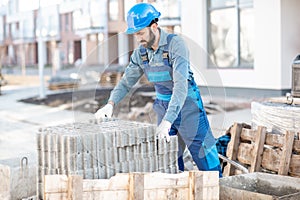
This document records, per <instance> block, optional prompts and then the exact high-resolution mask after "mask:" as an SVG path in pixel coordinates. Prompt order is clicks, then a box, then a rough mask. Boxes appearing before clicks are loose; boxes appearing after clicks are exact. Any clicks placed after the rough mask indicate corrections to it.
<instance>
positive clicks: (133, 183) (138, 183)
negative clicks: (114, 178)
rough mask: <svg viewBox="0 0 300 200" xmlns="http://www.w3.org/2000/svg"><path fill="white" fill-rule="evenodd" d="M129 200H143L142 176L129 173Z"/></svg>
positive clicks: (141, 174)
mask: <svg viewBox="0 0 300 200" xmlns="http://www.w3.org/2000/svg"><path fill="white" fill-rule="evenodd" d="M129 199H130V200H136V199H144V174H143V173H138V172H136V173H131V174H129Z"/></svg>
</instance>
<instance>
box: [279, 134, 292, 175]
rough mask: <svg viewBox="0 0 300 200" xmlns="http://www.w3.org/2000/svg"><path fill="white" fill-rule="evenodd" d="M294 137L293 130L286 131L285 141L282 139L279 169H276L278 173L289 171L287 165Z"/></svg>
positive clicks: (288, 164)
mask: <svg viewBox="0 0 300 200" xmlns="http://www.w3.org/2000/svg"><path fill="white" fill-rule="evenodd" d="M294 137H295V133H294V132H292V131H286V133H285V141H284V145H283V150H282V153H281V159H280V164H279V169H278V174H279V175H287V174H288V172H289V166H290V161H291V156H292V150H293V144H294Z"/></svg>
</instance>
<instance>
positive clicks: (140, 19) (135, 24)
mask: <svg viewBox="0 0 300 200" xmlns="http://www.w3.org/2000/svg"><path fill="white" fill-rule="evenodd" d="M159 16H160V12H158V11H157V10H156V9H155V8H154V6H152V5H151V4H149V3H138V4H136V5H134V6H133V7H132V8H131V9H130V10H129V11H128V13H127V30H126V33H127V34H133V33H136V32H138V31H140V30H142V29H143V28H145V27H147V26H148V25H149V24H150V23H151V22H152V20H154V19H156V18H159Z"/></svg>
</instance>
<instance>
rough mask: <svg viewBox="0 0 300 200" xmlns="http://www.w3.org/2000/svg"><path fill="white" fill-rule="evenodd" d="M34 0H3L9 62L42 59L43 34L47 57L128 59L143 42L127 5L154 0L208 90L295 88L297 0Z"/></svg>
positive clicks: (50, 61)
mask: <svg viewBox="0 0 300 200" xmlns="http://www.w3.org/2000/svg"><path fill="white" fill-rule="evenodd" d="M33 1H34V2H36V4H35V5H32V6H31V7H29V8H28V9H27V10H26V9H21V8H23V7H25V6H24V2H28V1H25V0H6V1H4V2H6V3H0V26H1V27H2V28H1V29H0V51H1V57H0V59H1V64H2V65H3V66H5V65H6V66H21V67H22V68H24V69H25V68H26V67H27V66H31V65H32V66H35V65H37V63H38V38H39V37H42V40H43V42H44V43H43V44H44V45H43V49H44V51H43V52H44V54H45V55H44V56H43V58H44V63H45V64H46V65H51V66H52V67H53V68H59V67H61V66H66V65H71V66H72V65H74V64H76V63H86V64H87V65H103V64H104V65H106V64H112V63H113V64H120V65H126V64H127V63H128V60H129V55H130V52H131V51H132V50H133V49H134V48H135V47H136V46H137V44H136V43H135V41H134V39H133V37H132V36H130V35H126V34H124V30H125V29H126V21H125V17H126V11H127V10H129V9H130V7H131V6H132V5H134V4H135V3H137V2H149V3H153V4H154V5H155V6H156V8H157V9H158V10H159V11H160V12H161V13H162V16H161V19H160V21H159V25H160V26H161V27H163V28H165V29H168V31H170V32H175V33H178V34H181V35H182V36H183V37H184V38H185V39H186V41H187V43H188V45H189V47H190V58H191V66H192V68H194V72H195V76H196V79H198V83H199V84H200V86H202V87H203V90H204V91H205V90H206V89H207V90H213V89H214V90H216V91H223V93H224V91H225V93H227V94H228V95H231V93H232V94H233V93H235V94H241V95H243V94H245V95H247V94H248V95H251V94H261V95H263V96H268V95H273V94H275V95H282V94H285V92H287V91H289V90H290V88H291V82H292V80H291V78H292V62H293V59H294V58H295V57H296V56H297V54H299V51H300V41H299V40H297V36H298V35H299V34H300V28H299V27H300V26H299V25H300V18H299V17H297V13H298V8H300V1H298V0H289V1H285V0H264V1H260V0H222V1H220V0H203V1H199V0H188V1H181V0H148V1H147V0H144V1H143V0H136V1H126V0H88V1H83V0H57V1H53V2H55V3H52V4H51V5H49V3H48V4H47V5H43V4H42V3H43V2H47V1H44V0H39V1H38V0H33ZM22 2H23V3H22ZM39 2H40V4H38V3H39ZM25 4H26V3H25ZM211 92H214V91H211Z"/></svg>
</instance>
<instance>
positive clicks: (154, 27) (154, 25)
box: [151, 23, 158, 33]
mask: <svg viewBox="0 0 300 200" xmlns="http://www.w3.org/2000/svg"><path fill="white" fill-rule="evenodd" d="M157 27H158V25H157V23H153V24H152V25H151V30H152V32H153V33H155V32H156V31H157Z"/></svg>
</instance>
